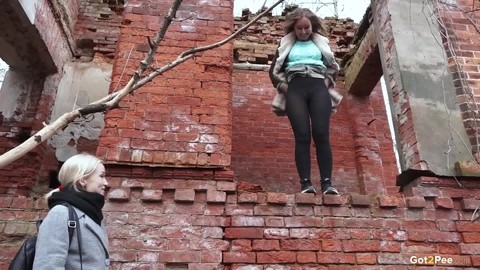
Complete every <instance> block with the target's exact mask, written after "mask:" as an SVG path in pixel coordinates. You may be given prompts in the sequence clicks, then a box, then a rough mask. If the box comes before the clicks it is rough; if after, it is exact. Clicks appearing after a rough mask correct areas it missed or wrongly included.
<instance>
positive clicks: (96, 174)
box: [33, 154, 110, 270]
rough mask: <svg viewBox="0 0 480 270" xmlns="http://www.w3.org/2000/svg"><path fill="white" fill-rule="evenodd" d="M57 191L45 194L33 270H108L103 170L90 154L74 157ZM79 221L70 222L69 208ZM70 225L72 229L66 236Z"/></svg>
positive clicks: (63, 171)
mask: <svg viewBox="0 0 480 270" xmlns="http://www.w3.org/2000/svg"><path fill="white" fill-rule="evenodd" d="M58 180H59V181H60V184H61V186H60V188H58V189H55V190H53V191H52V192H50V193H49V194H47V195H46V197H47V200H48V207H49V208H50V211H49V212H48V214H47V216H46V218H45V219H44V220H43V222H42V224H41V225H40V228H39V232H38V238H37V243H36V253H35V260H34V263H33V269H35V270H42V269H49V270H56V269H72V270H73V269H75V270H77V269H108V265H109V264H110V261H109V255H108V239H107V234H106V231H105V228H104V226H103V225H102V220H103V214H102V208H103V205H104V203H105V198H104V193H105V188H106V187H107V185H108V182H107V180H106V179H105V167H104V165H103V164H102V162H101V161H100V159H98V158H96V157H95V156H92V155H89V154H78V155H75V156H73V157H71V158H69V159H67V161H65V163H64V164H63V165H62V167H61V168H60V171H59V174H58ZM68 205H71V206H73V209H74V211H75V213H76V216H77V218H78V222H75V224H72V222H69V220H71V219H70V218H69V208H68V207H67V206H68ZM69 226H72V227H73V226H74V227H75V229H74V230H75V231H74V233H73V237H71V239H70V237H69V229H68V227H69Z"/></svg>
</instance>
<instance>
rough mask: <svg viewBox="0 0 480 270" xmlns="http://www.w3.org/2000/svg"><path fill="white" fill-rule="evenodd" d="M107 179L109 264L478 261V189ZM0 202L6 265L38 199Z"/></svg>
mask: <svg viewBox="0 0 480 270" xmlns="http://www.w3.org/2000/svg"><path fill="white" fill-rule="evenodd" d="M163 172H164V171H163ZM161 173H162V170H161V169H160V170H159V169H157V170H152V172H151V174H156V175H160V174H161ZM137 175H138V174H137ZM109 181H110V184H111V185H112V189H111V190H110V192H109V195H108V202H107V204H106V205H105V208H104V210H105V213H106V214H105V218H106V223H107V228H108V230H109V237H110V254H111V256H110V259H111V263H112V269H126V268H128V269H185V270H186V269H198V270H200V269H201V270H208V269H222V270H223V269H225V270H227V269H231V270H233V269H235V270H240V269H350V268H352V269H353V268H354V269H365V270H366V269H387V268H388V269H390V268H395V269H401V270H404V269H405V270H406V269H412V268H414V267H418V266H419V265H416V264H415V263H414V261H413V262H412V261H411V260H412V259H415V257H417V258H424V257H429V256H439V257H441V258H445V259H446V260H447V259H451V263H445V264H439V263H435V264H433V262H431V261H427V262H424V263H422V264H421V265H423V266H434V265H435V269H443V268H440V267H449V268H448V269H476V268H478V267H480V251H479V248H480V239H479V238H478V236H477V234H478V233H479V232H480V226H478V220H476V221H471V217H472V214H473V211H474V209H475V208H476V207H477V206H478V204H479V198H478V195H477V197H475V198H473V197H469V196H466V197H457V196H453V197H452V196H450V195H449V194H448V193H443V192H442V191H440V190H438V189H425V188H416V189H412V190H409V191H408V192H409V193H410V194H411V196H410V197H396V196H386V195H382V196H370V195H359V194H345V195H342V196H332V195H327V196H320V195H317V196H315V195H313V194H291V195H287V194H284V193H264V192H260V193H254V192H247V191H242V190H240V189H239V187H238V186H237V185H236V184H235V183H234V182H230V181H224V180H220V179H219V180H218V181H213V180H205V179H199V180H193V179H191V180H188V181H185V180H177V179H176V178H175V177H169V176H166V175H164V177H162V178H161V180H160V181H159V179H158V178H150V179H149V178H146V177H139V176H135V174H133V171H132V172H130V174H127V172H126V171H124V174H123V175H122V176H117V177H115V176H111V178H110V180H109ZM0 209H2V210H1V211H0V228H1V229H2V230H1V231H0V238H1V239H3V241H2V243H1V244H0V247H1V249H2V256H0V269H5V268H6V266H7V265H8V259H9V258H11V257H13V255H14V253H15V251H16V249H17V248H18V245H19V244H20V241H21V239H22V238H23V237H24V236H25V235H27V234H31V233H33V232H34V230H35V229H34V223H33V221H34V220H36V219H37V218H40V217H42V216H43V215H44V214H45V211H44V210H45V202H44V201H42V200H37V201H35V200H33V199H31V198H22V197H1V198H0ZM413 256H415V257H413ZM429 262H430V263H429Z"/></svg>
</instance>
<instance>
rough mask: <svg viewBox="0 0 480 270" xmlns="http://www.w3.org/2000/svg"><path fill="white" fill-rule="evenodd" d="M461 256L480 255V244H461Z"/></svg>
mask: <svg viewBox="0 0 480 270" xmlns="http://www.w3.org/2000/svg"><path fill="white" fill-rule="evenodd" d="M460 254H468V255H480V244H460Z"/></svg>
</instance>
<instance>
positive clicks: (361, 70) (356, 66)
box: [345, 25, 383, 96]
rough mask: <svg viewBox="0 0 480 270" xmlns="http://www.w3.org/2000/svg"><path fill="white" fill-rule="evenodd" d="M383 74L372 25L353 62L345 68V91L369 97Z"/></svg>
mask: <svg viewBox="0 0 480 270" xmlns="http://www.w3.org/2000/svg"><path fill="white" fill-rule="evenodd" d="M382 74H383V71H382V62H381V59H380V53H379V50H378V43H377V36H376V34H375V29H374V27H373V25H371V26H370V27H369V28H368V31H367V33H366V34H365V36H364V38H363V39H362V41H361V43H360V45H359V46H358V47H357V51H356V52H355V54H354V55H353V57H352V60H351V61H350V62H349V63H348V64H347V66H346V67H345V89H346V90H347V91H349V92H350V93H351V94H352V95H355V96H368V95H370V93H371V92H372V91H373V89H374V88H375V86H376V85H377V83H378V81H379V80H380V77H382Z"/></svg>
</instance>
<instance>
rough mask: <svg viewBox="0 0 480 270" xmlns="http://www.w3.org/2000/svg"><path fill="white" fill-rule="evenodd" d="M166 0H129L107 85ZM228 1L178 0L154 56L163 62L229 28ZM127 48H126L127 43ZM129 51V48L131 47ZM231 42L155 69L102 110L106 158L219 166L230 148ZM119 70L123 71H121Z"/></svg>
mask: <svg viewBox="0 0 480 270" xmlns="http://www.w3.org/2000/svg"><path fill="white" fill-rule="evenodd" d="M170 3H171V1H162V3H158V1H142V2H141V3H140V2H139V3H133V2H132V1H129V2H128V3H127V5H126V9H125V13H124V19H123V22H124V27H123V28H122V31H121V34H120V37H119V41H118V43H119V44H118V47H117V48H118V50H117V55H116V58H115V63H114V68H113V80H112V89H113V88H114V87H115V86H116V84H117V81H118V80H119V79H120V77H121V76H122V75H123V77H122V78H123V79H122V82H121V85H124V84H125V80H126V78H130V76H131V75H132V74H133V72H134V70H135V69H136V68H137V65H138V63H139V62H140V60H142V59H143V58H144V56H145V55H146V53H147V51H148V43H147V37H152V38H153V36H154V34H155V33H156V31H157V30H159V28H160V25H161V24H162V22H163V18H164V16H165V15H166V12H167V11H168V8H169V7H170ZM232 8H233V2H232V1H221V3H220V2H219V1H217V2H216V1H213V2H211V1H201V2H198V1H193V0H191V1H185V2H183V4H182V5H181V7H180V10H179V12H178V14H177V18H178V20H176V21H175V22H173V23H172V25H171V26H170V28H169V31H168V33H167V34H166V36H165V40H164V41H163V42H162V46H161V47H160V48H159V50H158V53H157V54H156V55H155V60H154V63H155V65H156V66H162V65H164V64H166V63H168V62H169V61H172V60H174V59H175V58H176V57H177V56H178V54H180V53H181V52H183V51H185V50H188V49H190V48H192V47H195V46H201V45H206V44H211V43H213V42H215V41H218V40H221V39H223V38H225V37H226V36H227V35H228V34H230V32H231V30H232V21H233V18H232V16H231V14H232ZM132 48H133V50H132ZM130 50H132V52H131V53H130ZM231 69H232V46H231V43H229V44H227V45H224V46H222V47H220V48H217V49H215V50H213V51H209V52H205V53H203V54H201V55H199V56H198V57H195V58H194V59H192V60H189V61H187V62H186V63H184V64H182V65H180V66H178V67H176V68H175V69H174V70H171V71H168V72H166V73H165V74H164V75H163V76H159V77H158V78H156V79H155V80H154V81H153V82H151V83H149V84H147V85H145V86H144V87H142V88H141V89H140V90H138V91H137V92H136V93H135V94H134V95H132V96H129V97H127V98H126V99H125V100H123V101H122V102H120V107H121V109H118V110H115V111H111V112H108V113H107V114H106V117H105V123H106V126H105V129H104V131H103V133H102V135H101V138H100V143H99V148H98V151H97V153H98V154H99V155H100V156H104V157H106V160H107V161H108V162H118V163H136V164H146V165H152V164H153V165H156V166H179V167H185V166H187V167H225V166H229V165H230V152H231V109H230V106H231V95H232V93H231ZM124 70H125V72H124Z"/></svg>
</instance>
